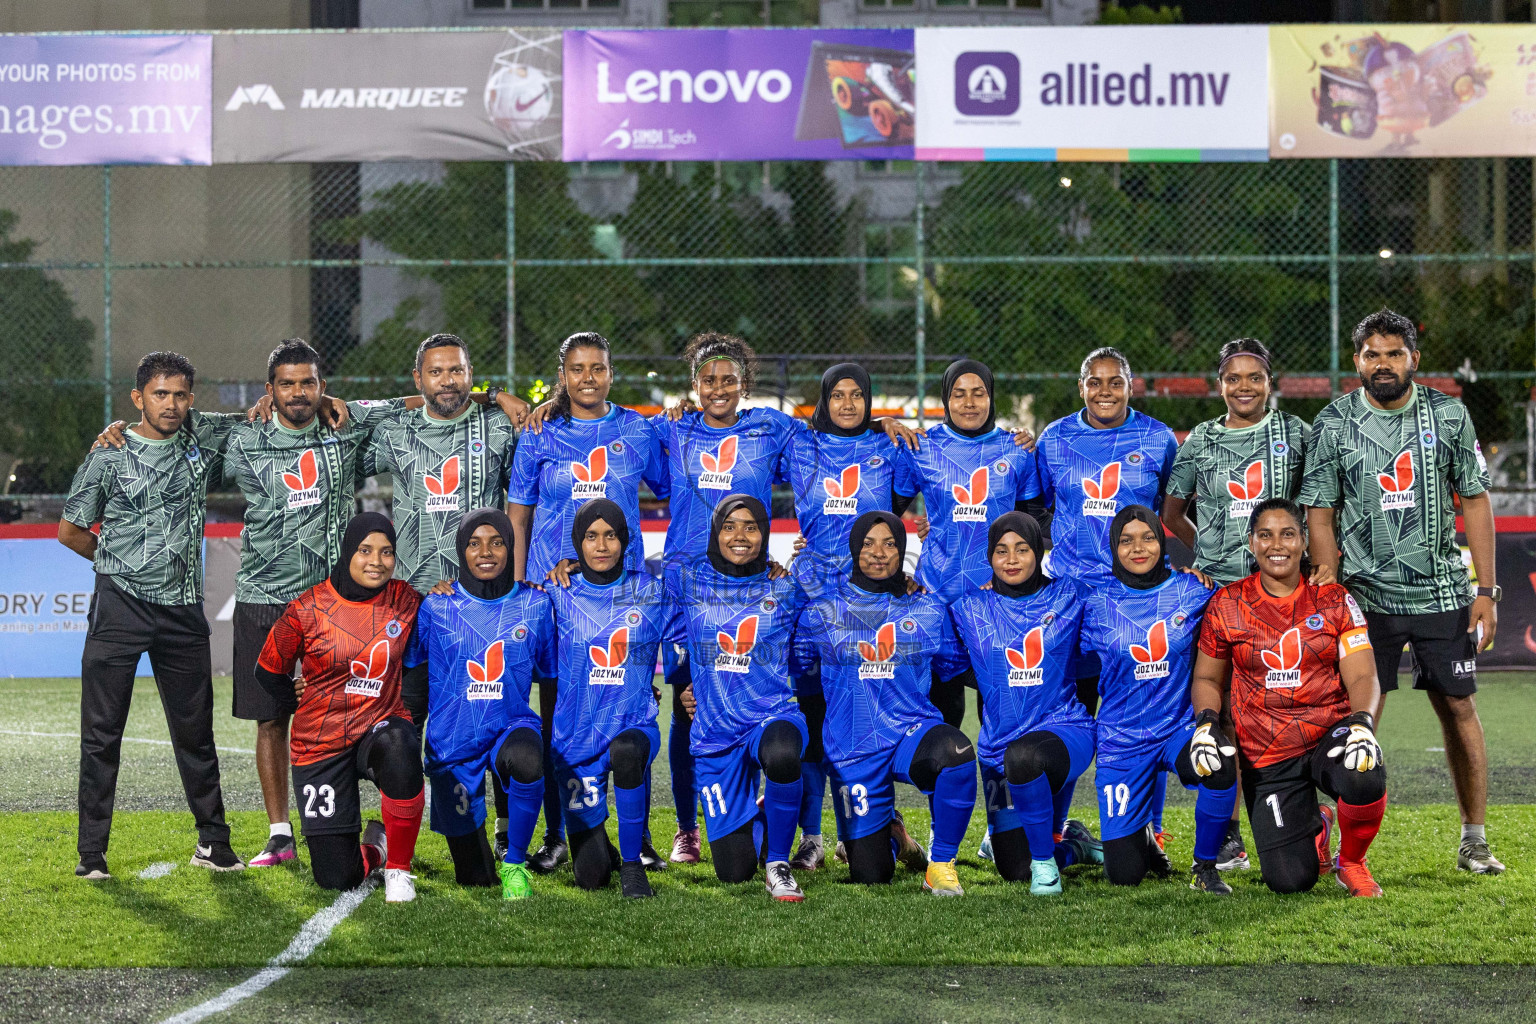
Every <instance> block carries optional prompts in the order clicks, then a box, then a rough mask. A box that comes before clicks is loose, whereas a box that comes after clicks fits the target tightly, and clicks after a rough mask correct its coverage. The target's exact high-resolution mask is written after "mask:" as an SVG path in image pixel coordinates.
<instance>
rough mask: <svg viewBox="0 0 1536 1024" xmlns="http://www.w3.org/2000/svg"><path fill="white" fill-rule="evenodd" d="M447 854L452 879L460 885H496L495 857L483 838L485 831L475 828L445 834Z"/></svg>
mask: <svg viewBox="0 0 1536 1024" xmlns="http://www.w3.org/2000/svg"><path fill="white" fill-rule="evenodd" d="M445 838H446V839H447V841H448V856H449V857H450V858H452V860H453V880H454V881H455V882H458V883H459V884H460V885H480V886H492V885H498V884H500V883H499V880H498V879H497V877H496V859H495V857H494V855H493V854H492V853H491V846H490V844H489V843H487V842H486V840H485V832H484V831H483V830H480V829H477V830H475V831H474V832H470V833H468V834H466V835H462V836H447V837H445Z"/></svg>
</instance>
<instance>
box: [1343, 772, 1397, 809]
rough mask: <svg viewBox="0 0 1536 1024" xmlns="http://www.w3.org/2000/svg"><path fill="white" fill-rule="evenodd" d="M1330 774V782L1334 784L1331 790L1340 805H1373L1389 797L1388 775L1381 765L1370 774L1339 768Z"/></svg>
mask: <svg viewBox="0 0 1536 1024" xmlns="http://www.w3.org/2000/svg"><path fill="white" fill-rule="evenodd" d="M1328 774H1329V775H1330V776H1332V777H1331V778H1330V779H1329V780H1328V781H1329V782H1330V783H1332V785H1331V787H1330V788H1331V789H1332V790H1333V795H1334V796H1335V797H1336V798H1337V799H1338V800H1339V802H1340V803H1346V804H1355V805H1356V806H1359V805H1363V804H1373V803H1375V802H1376V801H1378V800H1380V799H1381V798H1382V797H1384V796H1386V795H1387V773H1386V772H1385V771H1383V770H1382V767H1381V765H1379V764H1378V765H1377V766H1376V767H1375V768H1372V769H1371V770H1370V771H1368V772H1355V771H1350V770H1349V769H1347V768H1344V767H1343V766H1337V767H1335V768H1334V769H1333V770H1331V771H1330V772H1329V773H1328Z"/></svg>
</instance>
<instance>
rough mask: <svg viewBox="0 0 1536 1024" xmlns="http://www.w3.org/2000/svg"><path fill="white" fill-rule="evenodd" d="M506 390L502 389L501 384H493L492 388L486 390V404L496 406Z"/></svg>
mask: <svg viewBox="0 0 1536 1024" xmlns="http://www.w3.org/2000/svg"><path fill="white" fill-rule="evenodd" d="M505 390H506V388H504V387H502V386H501V385H500V384H492V385H491V386H490V387H488V388H486V389H485V403H486V404H487V405H495V404H496V399H497V398H499V397H500V396H501V393H502V392H503V391H505Z"/></svg>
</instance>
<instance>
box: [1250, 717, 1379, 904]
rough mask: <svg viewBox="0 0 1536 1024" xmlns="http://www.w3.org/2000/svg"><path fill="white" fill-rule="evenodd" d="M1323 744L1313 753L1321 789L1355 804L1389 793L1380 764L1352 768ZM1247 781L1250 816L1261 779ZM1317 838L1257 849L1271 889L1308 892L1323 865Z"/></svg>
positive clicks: (1314, 772) (1315, 777) (1314, 771)
mask: <svg viewBox="0 0 1536 1024" xmlns="http://www.w3.org/2000/svg"><path fill="white" fill-rule="evenodd" d="M1322 746H1323V744H1319V745H1318V747H1319V749H1318V750H1316V751H1315V752H1314V754H1313V757H1312V778H1313V781H1314V783H1316V785H1317V788H1318V789H1320V790H1322V791H1323V792H1324V793H1326V794H1327V795H1328V796H1331V797H1333V799H1335V800H1337V801H1340V802H1342V803H1346V804H1355V805H1363V804H1374V803H1375V802H1376V801H1378V800H1380V799H1381V798H1382V797H1384V796H1386V795H1387V773H1386V771H1385V770H1384V769H1383V768H1382V766H1381V765H1379V764H1378V765H1377V766H1376V767H1375V768H1373V769H1372V770H1370V771H1368V772H1356V771H1351V770H1349V769H1347V768H1345V767H1344V766H1343V765H1342V764H1340V763H1339V762H1338V761H1335V760H1334V759H1333V758H1331V757H1328V756H1327V755H1326V754H1325V753H1323V751H1322V750H1321V749H1320V748H1321V747H1322ZM1246 782H1247V784H1246V785H1244V786H1243V798H1244V800H1246V801H1247V804H1248V817H1249V819H1250V820H1251V819H1252V818H1253V799H1254V796H1255V795H1256V793H1257V790H1258V785H1257V782H1258V779H1257V778H1256V777H1255V778H1250V779H1248V780H1246ZM1261 813H1263V811H1262V810H1261ZM1315 839H1316V837H1315V836H1308V837H1307V838H1305V839H1297V840H1295V841H1293V842H1289V843H1286V844H1285V845H1284V846H1277V847H1275V848H1274V849H1270V850H1260V851H1258V854H1259V877H1260V878H1262V879H1263V880H1264V884H1265V885H1267V886H1269V888H1270V889H1271V891H1273V892H1278V893H1293V892H1309V891H1310V890H1311V889H1312V887H1313V886H1315V885H1317V880H1318V878H1319V876H1320V875H1321V872H1322V865H1321V864H1320V863H1319V862H1318V857H1317V843H1316V841H1315Z"/></svg>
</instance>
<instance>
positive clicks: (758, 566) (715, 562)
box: [708, 494, 768, 578]
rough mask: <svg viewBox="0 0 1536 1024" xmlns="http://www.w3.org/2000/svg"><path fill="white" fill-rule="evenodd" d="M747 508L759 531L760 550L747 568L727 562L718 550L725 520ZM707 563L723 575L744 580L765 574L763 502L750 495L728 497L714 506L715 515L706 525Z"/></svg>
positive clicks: (730, 495) (766, 514)
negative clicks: (707, 538) (760, 537)
mask: <svg viewBox="0 0 1536 1024" xmlns="http://www.w3.org/2000/svg"><path fill="white" fill-rule="evenodd" d="M742 508H744V509H746V510H747V512H748V513H749V514H750V515H751V516H752V518H753V519H755V520H756V521H757V529H758V532H759V533H761V534H762V538H763V544H762V547H760V548H758V549H757V554H756V555H755V556H753V558H752V561H750V562H748V563H747V564H746V565H737V564H736V563H734V562H732V561H730V560H728V559H727V558H726V557H725V554H724V553H723V552H722V551H721V550H720V531H721V530H723V529H725V521H726V519H728V518H730V515H731V513H732V512H735V511H736V510H737V509H742ZM708 555H709V564H710V565H712V566H714V567H715V570H716V571H717V572H719V573H720V574H721V575H724V576H735V577H738V578H740V577H746V576H758V575H761V574H762V573H765V572H767V571H768V511H767V510H766V509H764V508H763V503H762V502H760V501H758V500H757V499H756V498H754V497H752V496H751V495H750V494H728V495H726V496H725V497H724V498H723V499H722V500H721V502H720V504H718V505H716V506H715V514H714V516H713V517H712V520H711V522H710V524H709V551H708Z"/></svg>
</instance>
